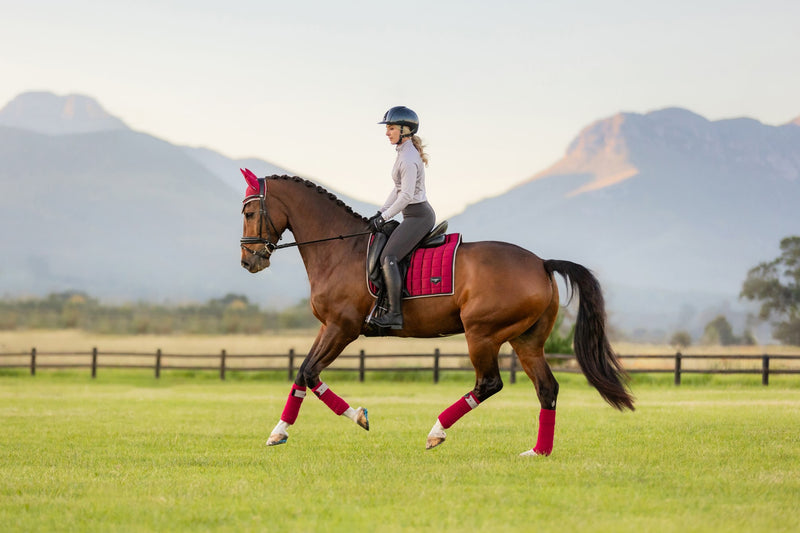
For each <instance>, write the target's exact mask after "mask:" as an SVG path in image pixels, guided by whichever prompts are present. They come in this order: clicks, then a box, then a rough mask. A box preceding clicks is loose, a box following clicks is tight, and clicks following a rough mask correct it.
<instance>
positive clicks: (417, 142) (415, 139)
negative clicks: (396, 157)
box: [411, 135, 428, 167]
mask: <svg viewBox="0 0 800 533" xmlns="http://www.w3.org/2000/svg"><path fill="white" fill-rule="evenodd" d="M411 142H412V143H414V148H416V149H417V152H419V157H420V158H421V159H422V162H423V163H424V164H425V166H426V167H427V166H428V154H426V153H425V145H424V144H422V139H420V138H419V137H418V136H416V135H412V136H411Z"/></svg>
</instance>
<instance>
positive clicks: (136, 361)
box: [0, 348, 800, 385]
mask: <svg viewBox="0 0 800 533" xmlns="http://www.w3.org/2000/svg"><path fill="white" fill-rule="evenodd" d="M547 357H548V360H550V361H551V363H552V366H553V371H554V372H573V373H579V372H580V369H579V367H578V365H577V361H576V360H575V356H574V355H563V354H556V355H548V356H547ZM619 357H620V359H621V360H622V361H623V364H624V366H625V368H626V370H627V371H628V372H629V373H632V374H633V373H672V374H674V377H675V385H680V384H681V376H682V375H683V374H760V375H761V383H762V384H763V385H769V377H770V375H775V374H800V365H796V364H792V361H800V355H769V354H763V355H684V354H681V353H680V352H677V353H675V354H665V355H621V356H619ZM657 360H662V361H666V362H665V363H664V364H661V365H659V366H657V367H656V366H653V367H645V368H641V367H639V366H638V365H633V364H628V363H627V361H633V362H636V361H657ZM692 360H702V361H704V362H705V364H703V365H696V366H695V367H694V368H687V367H685V366H684V362H685V361H692ZM368 361H369V362H370V364H369V366H368V363H367V362H368ZM380 361H385V362H388V364H387V363H384V364H380ZM398 361H402V363H403V364H396V363H397V362H398ZM416 361H421V364H410V363H414V362H416ZM713 361H718V362H717V363H715V364H708V363H709V362H713ZM743 361H744V362H746V361H755V364H754V365H749V366H746V367H745V368H741V362H743ZM770 361H780V362H781V363H782V365H781V368H770ZM182 362H183V363H184V364H181V363H182ZM300 362H302V357H300V356H297V355H296V354H295V352H294V350H289V352H288V353H283V354H229V353H227V351H226V350H221V351H220V353H218V354H206V355H203V354H200V355H198V354H174V353H171V354H165V353H163V352H162V351H161V350H160V349H159V350H156V352H155V353H153V352H100V351H99V350H98V349H97V348H92V350H91V351H90V352H38V351H37V350H36V348H32V349H31V351H30V352H18V353H0V369H2V368H16V369H20V368H24V369H30V374H31V375H32V376H35V375H36V371H37V370H39V369H70V368H87V369H91V374H92V378H95V377H97V370H98V369H101V368H102V369H119V368H134V369H150V370H152V371H153V372H154V374H155V377H156V378H160V377H161V371H162V370H204V371H214V372H219V377H220V379H223V380H224V379H225V375H226V373H227V372H231V371H235V372H265V371H273V372H274V371H284V372H286V377H287V379H288V380H289V381H291V380H294V376H295V372H296V371H297V369H298V367H299V364H300ZM392 363H395V364H392ZM500 366H501V369H502V370H503V371H507V372H508V373H509V382H510V383H516V381H517V373H518V372H520V370H521V368H520V367H519V361H518V360H517V357H516V355H515V354H514V353H513V352H511V353H505V354H503V353H501V354H500ZM734 366H739V368H732V367H734ZM725 367H727V368H725ZM326 371H347V372H357V373H358V379H359V381H364V380H365V377H366V373H367V372H368V371H369V372H430V373H431V374H432V378H433V382H434V383H438V382H439V378H440V376H441V373H442V372H445V371H447V372H451V371H467V372H472V371H473V369H472V366H471V365H470V363H469V357H468V356H467V355H466V354H464V353H441V352H440V351H439V349H438V348H437V349H436V350H434V352H433V353H427V354H369V355H368V354H366V353H365V352H364V350H361V351H360V353H359V354H358V355H347V354H344V355H341V356H339V358H338V359H337V362H336V364H334V365H332V366H331V367H330V368H328V369H327V370H326Z"/></svg>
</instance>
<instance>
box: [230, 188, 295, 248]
mask: <svg viewBox="0 0 800 533" xmlns="http://www.w3.org/2000/svg"><path fill="white" fill-rule="evenodd" d="M256 200H258V203H259V213H258V233H257V235H256V236H255V237H242V238H241V239H239V242H240V243H241V247H242V249H243V250H246V251H247V252H249V253H251V254H253V255H257V256H259V257H261V258H263V259H269V257H270V256H271V255H272V252H274V251H275V250H277V249H278V248H284V247H286V245H283V246H278V245H277V244H276V243H274V242H272V241H271V240H269V239H268V238H266V237H262V234H263V226H265V225H266V224H269V225H270V226H272V231H273V232H274V233H275V235H276V236H277V237H278V240H281V236H280V235H278V229H277V228H276V227H275V224H273V222H272V219H271V218H269V213H267V180H266V179H265V178H258V194H251V195H250V196H246V197H245V199H244V200H243V201H242V213H244V208H245V207H247V204H249V203H250V202H255V201H256ZM246 244H263V245H264V248H263V249H261V250H253V249H252V248H248V247H247V246H245V245H246Z"/></svg>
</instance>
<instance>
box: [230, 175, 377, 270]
mask: <svg viewBox="0 0 800 533" xmlns="http://www.w3.org/2000/svg"><path fill="white" fill-rule="evenodd" d="M258 185H259V193H258V194H252V195H250V196H248V197H246V198H245V199H244V201H243V202H242V203H243V204H244V205H247V204H249V203H250V202H254V201H256V200H258V201H259V204H260V210H259V219H258V236H257V237H242V238H241V239H239V242H240V245H241V248H242V249H243V250H246V251H247V252H249V253H251V254H253V255H257V256H259V257H262V258H264V259H269V257H270V256H271V255H272V254H273V252H275V250H280V249H282V248H291V247H292V246H303V245H306V244H316V243H320V242H326V241H335V240H344V239H349V238H351V237H360V236H361V235H369V234H371V233H372V232H371V231H369V230H367V231H361V232H358V233H350V234H348V235H337V236H336V237H326V238H324V239H316V240H313V241H303V242H296V241H295V242H289V243H286V244H275V243H274V242H272V241H270V240H269V239H267V238H265V237H262V236H261V234H262V231H261V226H262V222H264V221H266V222H267V223H268V224H269V225H270V226H272V231H273V232H274V233H275V235H278V231H277V228H275V224H274V223H273V222H272V219H270V218H269V213H267V202H266V197H267V181H266V179H264V178H259V179H258ZM242 211H244V206H242ZM280 239H281V237H280V236H278V240H280ZM245 244H263V245H264V249H263V250H253V249H252V248H248V247H247V246H245Z"/></svg>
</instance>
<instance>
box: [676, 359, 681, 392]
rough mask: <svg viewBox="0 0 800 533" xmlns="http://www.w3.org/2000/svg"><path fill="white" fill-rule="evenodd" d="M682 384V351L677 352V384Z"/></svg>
mask: <svg viewBox="0 0 800 533" xmlns="http://www.w3.org/2000/svg"><path fill="white" fill-rule="evenodd" d="M680 384H681V352H675V385H680Z"/></svg>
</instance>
